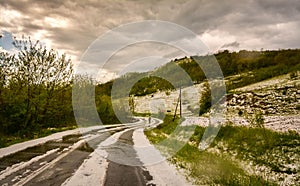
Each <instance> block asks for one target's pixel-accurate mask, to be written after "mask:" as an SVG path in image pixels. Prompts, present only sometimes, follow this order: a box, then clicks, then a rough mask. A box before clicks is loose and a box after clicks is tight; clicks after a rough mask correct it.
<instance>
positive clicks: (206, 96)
mask: <svg viewBox="0 0 300 186" xmlns="http://www.w3.org/2000/svg"><path fill="white" fill-rule="evenodd" d="M211 101H212V98H211V90H210V87H209V84H208V82H207V81H205V82H204V84H203V89H202V92H201V98H200V108H199V116H201V115H203V114H205V113H207V112H208V111H209V109H210V108H211Z"/></svg>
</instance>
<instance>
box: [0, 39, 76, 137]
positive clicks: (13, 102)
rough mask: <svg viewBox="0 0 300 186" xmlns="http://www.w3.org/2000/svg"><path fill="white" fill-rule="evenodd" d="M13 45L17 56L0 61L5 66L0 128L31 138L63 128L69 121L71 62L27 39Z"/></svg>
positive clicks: (16, 41) (2, 81)
mask: <svg viewBox="0 0 300 186" xmlns="http://www.w3.org/2000/svg"><path fill="white" fill-rule="evenodd" d="M13 44H14V45H15V47H16V48H17V49H18V53H17V54H16V55H13V57H5V56H4V60H1V61H2V64H3V63H4V64H5V65H4V66H5V68H2V69H1V76H2V77H1V85H0V86H2V87H1V89H2V90H3V85H4V90H5V94H2V93H1V99H2V100H4V101H3V102H4V104H5V106H4V108H3V109H4V110H3V111H1V117H2V118H5V122H3V123H2V126H6V127H7V128H8V129H9V130H10V131H7V132H9V133H16V132H18V133H20V134H21V135H24V136H27V137H32V136H33V133H34V132H33V131H38V130H39V129H40V128H46V127H56V126H58V125H64V122H67V121H66V120H67V118H68V119H71V118H72V110H71V109H72V108H71V97H70V91H71V89H70V86H71V80H72V64H71V61H70V60H69V59H67V58H66V55H59V54H58V53H57V52H55V51H54V50H53V49H51V50H48V49H47V48H46V47H43V46H42V45H41V44H40V42H39V41H36V42H33V41H31V39H30V38H29V39H25V38H23V39H22V40H15V41H14V43H13ZM2 56H3V55H2ZM8 61H9V63H8ZM2 66H3V65H2ZM3 70H6V72H5V75H4V76H3V75H2V74H3V72H2V71H3ZM3 77H4V78H3ZM1 104H3V103H1Z"/></svg>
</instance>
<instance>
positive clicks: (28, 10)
mask: <svg viewBox="0 0 300 186" xmlns="http://www.w3.org/2000/svg"><path fill="white" fill-rule="evenodd" d="M0 8H4V9H7V10H15V11H17V12H20V13H21V14H22V17H21V18H19V19H15V20H12V21H11V22H7V21H5V19H3V18H1V19H3V20H1V21H0V27H1V29H3V30H7V31H9V32H12V33H13V34H25V35H26V34H28V35H31V34H34V33H36V32H37V31H41V30H44V31H45V32H46V33H45V35H44V37H46V38H45V39H49V40H51V41H52V43H53V44H54V47H57V48H58V49H64V50H67V51H72V53H73V54H76V55H77V57H78V58H79V57H80V55H81V54H82V53H83V52H84V51H85V50H86V48H87V47H88V46H89V45H90V44H91V43H92V42H93V41H94V40H95V39H96V38H97V37H98V36H101V35H102V34H104V33H105V32H107V31H108V30H110V29H112V28H114V27H116V26H119V25H121V24H126V23H128V22H133V21H142V20H148V19H157V20H165V21H171V22H174V23H177V24H179V25H182V26H184V27H187V28H188V29H190V30H191V31H193V32H195V33H196V34H197V35H199V36H201V35H202V34H204V33H209V34H211V35H212V37H213V36H214V33H218V34H220V33H221V34H224V37H227V36H230V37H232V38H233V39H231V40H229V41H228V40H227V41H224V42H220V43H219V46H218V47H219V48H220V47H223V48H226V47H235V48H237V49H241V48H242V49H244V48H246V49H253V47H255V46H256V45H259V46H256V47H258V48H266V49H267V48H276V47H277V48H286V47H298V48H299V47H300V46H299V45H300V42H299V35H300V33H299V32H300V31H299V28H300V22H299V21H298V20H300V0H289V1H286V0H252V1H248V0H227V1H219V0H212V1H207V0H178V1H173V0H149V1H143V0H124V1H122V0H120V1H107V0H100V1H95V0H86V1H82V0H73V1H72V0H64V1H61V0H28V1H22V2H21V1H19V0H2V1H1V4H0ZM0 15H1V13H0ZM45 17H54V18H58V19H64V20H66V21H67V23H68V24H67V26H66V27H56V28H54V27H52V26H51V25H50V24H48V23H47V22H45V20H44V18H45ZM286 23H291V24H287V26H286V27H287V28H282V26H280V25H282V24H286ZM278 25H279V26H278ZM139 29H141V28H137V31H139ZM18 32H20V33H18ZM133 34H135V33H133ZM153 34H155V35H160V37H162V38H167V37H168V36H169V35H168V28H165V30H163V31H157V32H156V33H153ZM180 37H181V36H178V38H179V39H180ZM222 37H223V36H219V38H222ZM109 45H114V42H108V45H107V50H109V47H110V46H109ZM135 50H137V51H136V53H137V54H138V53H139V51H142V50H143V49H142V48H136V49H135ZM128 52H129V50H128ZM130 52H132V51H130ZM166 52H167V51H166ZM134 54H135V53H134ZM165 56H168V55H165ZM116 67H118V68H121V66H118V65H117V64H116Z"/></svg>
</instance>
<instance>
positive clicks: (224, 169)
mask: <svg viewBox="0 0 300 186" xmlns="http://www.w3.org/2000/svg"><path fill="white" fill-rule="evenodd" d="M178 121H179V119H178V118H177V119H176V120H175V122H173V121H172V117H171V116H166V118H165V119H164V122H163V124H161V125H160V126H158V127H157V128H155V129H152V130H149V131H145V134H146V136H147V137H148V139H149V140H150V142H151V143H152V144H158V143H160V142H161V141H162V140H165V139H166V138H168V137H169V136H170V134H171V133H172V132H173V131H174V130H175V128H176V127H177V125H178V123H179V122H178ZM204 131H205V128H204V127H199V126H197V127H196V128H195V130H194V134H193V135H192V136H191V137H190V140H189V142H188V143H187V144H185V145H184V146H183V148H181V149H180V150H179V151H178V152H177V154H176V155H174V156H173V157H172V158H170V159H169V160H170V161H171V162H172V163H174V164H176V165H177V166H178V167H180V168H183V169H185V170H186V171H187V174H188V177H190V178H191V180H192V181H194V182H195V183H196V184H199V185H203V184H206V185H279V184H280V183H274V182H273V181H270V180H264V178H262V177H261V176H260V175H250V174H249V173H247V172H246V171H245V170H244V169H243V167H242V164H241V162H251V163H252V164H253V166H255V165H257V166H264V167H268V168H269V169H270V170H271V171H272V172H274V173H278V174H284V175H287V174H289V175H291V174H292V175H297V174H298V171H299V170H296V169H295V168H290V167H286V166H285V165H286V164H294V165H296V164H299V152H300V136H299V134H297V133H295V132H289V133H279V132H274V131H271V130H268V129H264V128H248V127H240V126H230V125H226V126H223V127H221V129H220V131H219V133H218V135H217V137H216V138H215V140H214V142H213V143H212V144H211V146H210V147H209V148H208V150H205V151H200V150H199V149H198V144H199V142H200V140H201V137H202V135H203V133H204Z"/></svg>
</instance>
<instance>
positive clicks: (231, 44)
mask: <svg viewBox="0 0 300 186" xmlns="http://www.w3.org/2000/svg"><path fill="white" fill-rule="evenodd" d="M239 46H240V44H239V43H238V42H236V41H235V42H232V43H227V44H224V45H223V46H221V48H230V47H233V48H238V47H239Z"/></svg>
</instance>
